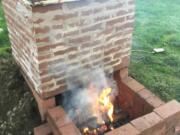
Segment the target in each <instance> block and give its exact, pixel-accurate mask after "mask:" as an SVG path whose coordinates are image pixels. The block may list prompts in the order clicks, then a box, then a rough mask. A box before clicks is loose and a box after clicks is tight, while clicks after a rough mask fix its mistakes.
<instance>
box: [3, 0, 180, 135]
mask: <svg viewBox="0 0 180 135" xmlns="http://www.w3.org/2000/svg"><path fill="white" fill-rule="evenodd" d="M0 1H1V0H0ZM136 3H137V10H136V24H135V31H134V39H133V48H132V50H133V51H132V56H131V65H130V68H129V69H130V75H131V76H133V77H134V78H136V79H137V80H139V81H140V82H141V83H142V84H144V85H145V86H146V87H147V88H149V89H150V90H152V91H153V92H154V93H155V94H156V95H158V96H159V97H161V98H162V99H163V100H165V101H168V100H171V99H173V98H175V99H177V100H179V101H180V16H179V15H180V1H179V0H173V1H170V0H151V1H148V2H147V0H136ZM0 28H3V32H1V33H0V108H1V112H0V134H2V135H5V134H7V135H17V134H18V135H28V134H29V135H30V134H32V129H33V127H35V126H36V125H38V123H39V117H38V116H37V110H36V106H35V101H34V99H33V98H32V96H31V93H30V92H29V91H28V90H27V89H29V88H28V87H27V85H26V83H25V81H24V80H23V78H22V76H21V74H20V73H19V69H18V68H17V66H16V65H15V63H14V61H13V58H12V56H11V53H10V52H11V50H10V43H9V38H8V32H7V27H6V23H5V19H4V16H3V12H2V6H1V4H0ZM158 47H162V48H164V49H165V52H164V53H159V54H152V53H151V52H152V50H153V48H158ZM24 123H26V124H24Z"/></svg>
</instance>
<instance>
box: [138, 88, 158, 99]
mask: <svg viewBox="0 0 180 135" xmlns="http://www.w3.org/2000/svg"><path fill="white" fill-rule="evenodd" d="M138 95H139V96H140V97H141V98H143V99H147V98H150V97H152V96H153V97H154V96H155V95H154V94H153V93H152V92H151V91H150V90H148V89H146V88H145V89H142V90H141V91H139V92H138Z"/></svg>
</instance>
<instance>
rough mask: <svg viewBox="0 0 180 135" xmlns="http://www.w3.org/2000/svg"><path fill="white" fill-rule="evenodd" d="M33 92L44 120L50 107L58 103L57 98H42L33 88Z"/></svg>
mask: <svg viewBox="0 0 180 135" xmlns="http://www.w3.org/2000/svg"><path fill="white" fill-rule="evenodd" d="M32 93H33V96H34V98H35V100H36V102H37V105H38V109H39V112H40V116H41V120H42V121H44V120H45V118H46V114H47V111H48V109H50V108H53V107H54V106H55V105H56V103H55V98H54V97H53V98H49V99H42V98H41V97H40V96H39V95H38V94H37V93H36V92H35V91H34V90H32Z"/></svg>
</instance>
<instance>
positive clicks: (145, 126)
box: [131, 112, 162, 132]
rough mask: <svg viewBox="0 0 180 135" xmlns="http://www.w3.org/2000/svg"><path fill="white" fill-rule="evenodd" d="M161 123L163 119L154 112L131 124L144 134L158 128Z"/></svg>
mask: <svg viewBox="0 0 180 135" xmlns="http://www.w3.org/2000/svg"><path fill="white" fill-rule="evenodd" d="M161 122H162V118H160V117H159V116H158V115H157V114H155V113H154V112H152V113H150V114H147V115H145V116H142V117H140V118H137V119H135V120H133V121H131V124H132V125H133V126H134V127H135V128H136V129H138V130H139V131H140V132H144V131H147V130H149V129H151V128H152V127H154V126H156V125H157V124H161Z"/></svg>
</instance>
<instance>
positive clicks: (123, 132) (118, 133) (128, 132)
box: [105, 124, 139, 135]
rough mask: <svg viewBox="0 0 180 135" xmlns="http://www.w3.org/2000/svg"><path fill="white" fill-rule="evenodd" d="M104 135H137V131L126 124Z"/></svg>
mask: <svg viewBox="0 0 180 135" xmlns="http://www.w3.org/2000/svg"><path fill="white" fill-rule="evenodd" d="M105 135H139V131H138V130H137V129H135V128H134V127H133V126H132V125H131V124H126V125H124V126H121V127H119V128H117V129H114V130H112V131H110V132H108V133H106V134H105Z"/></svg>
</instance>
